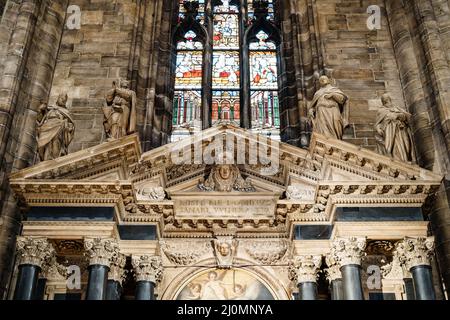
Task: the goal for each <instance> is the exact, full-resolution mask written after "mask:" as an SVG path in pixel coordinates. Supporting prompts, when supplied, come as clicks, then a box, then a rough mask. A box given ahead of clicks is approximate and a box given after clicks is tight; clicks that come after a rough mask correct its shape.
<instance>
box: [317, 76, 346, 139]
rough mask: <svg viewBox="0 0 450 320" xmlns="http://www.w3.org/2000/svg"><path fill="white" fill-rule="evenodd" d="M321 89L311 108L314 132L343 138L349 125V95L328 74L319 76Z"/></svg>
mask: <svg viewBox="0 0 450 320" xmlns="http://www.w3.org/2000/svg"><path fill="white" fill-rule="evenodd" d="M319 83H320V89H319V90H318V91H317V92H316V94H315V95H314V98H313V101H312V103H311V106H310V108H309V112H308V113H309V118H310V119H311V122H312V127H313V132H317V133H320V134H323V135H325V136H327V137H332V138H336V139H339V140H342V136H343V135H344V128H345V127H347V126H348V115H349V108H348V97H347V96H346V95H345V94H344V93H343V92H342V91H341V90H340V89H338V88H336V87H333V86H332V85H331V81H330V79H329V78H328V77H327V76H322V77H320V78H319Z"/></svg>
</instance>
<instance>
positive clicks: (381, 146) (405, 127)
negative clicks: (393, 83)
mask: <svg viewBox="0 0 450 320" xmlns="http://www.w3.org/2000/svg"><path fill="white" fill-rule="evenodd" d="M381 102H382V103H383V106H382V107H380V109H379V110H378V114H377V120H376V123H375V131H376V136H375V137H376V140H377V147H378V152H379V153H380V154H383V155H387V156H391V157H393V158H394V159H397V160H401V161H406V162H412V161H415V153H414V148H413V142H412V141H413V140H412V133H411V129H410V126H409V119H410V118H411V114H409V113H408V112H406V111H405V110H403V109H402V108H400V107H398V106H395V105H394V104H393V103H392V99H391V97H390V96H389V95H388V94H384V95H383V96H382V97H381Z"/></svg>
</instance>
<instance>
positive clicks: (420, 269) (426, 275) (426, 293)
mask: <svg viewBox="0 0 450 320" xmlns="http://www.w3.org/2000/svg"><path fill="white" fill-rule="evenodd" d="M410 271H411V274H412V277H413V283H414V292H415V294H416V300H436V293H435V291H434V286H433V276H432V274H431V267H430V266H427V265H419V266H415V267H412V268H411V270H410Z"/></svg>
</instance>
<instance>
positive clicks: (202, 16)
mask: <svg viewBox="0 0 450 320" xmlns="http://www.w3.org/2000/svg"><path fill="white" fill-rule="evenodd" d="M184 2H185V0H180V9H179V13H178V19H179V20H180V21H181V20H182V19H184V17H185V14H186V9H185V8H184ZM198 3H199V6H198V15H197V18H198V20H200V22H201V23H203V22H204V21H205V0H198Z"/></svg>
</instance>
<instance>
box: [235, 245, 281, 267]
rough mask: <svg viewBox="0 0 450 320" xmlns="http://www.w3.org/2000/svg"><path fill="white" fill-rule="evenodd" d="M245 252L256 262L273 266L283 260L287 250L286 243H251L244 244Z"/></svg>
mask: <svg viewBox="0 0 450 320" xmlns="http://www.w3.org/2000/svg"><path fill="white" fill-rule="evenodd" d="M244 248H245V251H246V252H247V254H248V255H249V256H250V257H252V258H253V259H255V260H256V261H258V262H260V263H262V264H265V265H273V264H275V263H277V262H278V261H280V260H281V259H283V257H284V256H285V255H286V251H287V249H288V244H287V241H284V240H283V241H272V240H270V241H251V242H247V243H246V244H245V247H244Z"/></svg>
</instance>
